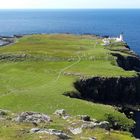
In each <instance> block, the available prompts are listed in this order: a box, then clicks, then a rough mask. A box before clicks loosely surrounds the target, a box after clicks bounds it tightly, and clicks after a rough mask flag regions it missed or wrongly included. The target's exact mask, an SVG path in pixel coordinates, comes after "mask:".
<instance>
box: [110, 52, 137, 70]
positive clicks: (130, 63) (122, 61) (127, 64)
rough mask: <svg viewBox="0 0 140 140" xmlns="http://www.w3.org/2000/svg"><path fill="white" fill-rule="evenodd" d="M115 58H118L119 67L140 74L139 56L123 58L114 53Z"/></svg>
mask: <svg viewBox="0 0 140 140" xmlns="http://www.w3.org/2000/svg"><path fill="white" fill-rule="evenodd" d="M112 55H113V56H116V57H117V63H118V66H119V67H121V68H123V69H125V70H135V71H137V72H140V57H139V56H137V55H133V56H126V57H124V56H122V55H120V54H117V53H115V54H114V53H113V54H112Z"/></svg>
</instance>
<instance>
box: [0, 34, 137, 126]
mask: <svg viewBox="0 0 140 140" xmlns="http://www.w3.org/2000/svg"><path fill="white" fill-rule="evenodd" d="M110 52H112V51H109V50H108V49H106V48H104V47H103V46H102V45H101V39H97V38H95V37H92V36H75V35H32V36H25V37H23V38H21V39H20V40H18V41H17V43H16V44H14V45H12V46H8V47H3V48H0V54H1V55H7V54H8V55H9V54H10V55H11V56H12V55H14V56H16V55H17V54H26V55H27V56H29V57H28V59H25V61H22V62H21V61H16V59H15V61H9V60H6V61H3V62H0V85H1V88H0V107H1V108H5V109H9V110H12V111H15V112H21V111H28V110H29V111H40V112H45V113H48V114H51V113H53V112H54V111H55V110H56V109H60V108H64V109H66V110H67V111H68V113H70V114H72V115H77V114H88V115H90V116H92V117H93V118H96V119H98V120H104V119H105V116H104V115H105V114H106V113H110V114H113V115H114V116H115V117H116V118H121V119H122V122H123V123H124V124H126V123H130V124H131V123H132V121H131V120H128V119H127V118H126V117H125V116H124V115H123V114H121V113H119V112H117V111H115V109H114V108H113V107H111V106H105V105H101V104H94V103H90V102H87V101H82V100H78V99H71V98H68V97H65V96H63V95H62V94H63V93H64V92H66V91H71V90H73V85H72V83H73V82H74V81H75V80H76V79H78V78H79V77H77V76H75V75H77V74H78V75H81V76H82V77H83V76H84V77H91V76H108V77H112V76H124V77H131V76H135V75H136V73H135V72H134V71H127V72H126V71H124V70H123V69H121V68H119V67H118V66H117V65H116V61H115V58H114V57H113V56H112V55H111V54H110ZM42 58H44V59H43V60H42ZM64 72H65V73H71V74H72V75H71V76H67V75H64Z"/></svg>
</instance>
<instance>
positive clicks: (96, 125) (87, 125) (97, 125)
mask: <svg viewBox="0 0 140 140" xmlns="http://www.w3.org/2000/svg"><path fill="white" fill-rule="evenodd" d="M82 128H83V129H95V128H103V129H106V130H108V129H109V122H107V121H103V122H100V123H95V122H85V123H84V124H83V125H82Z"/></svg>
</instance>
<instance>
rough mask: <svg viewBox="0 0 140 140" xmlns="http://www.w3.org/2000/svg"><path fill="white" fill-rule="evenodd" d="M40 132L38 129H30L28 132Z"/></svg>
mask: <svg viewBox="0 0 140 140" xmlns="http://www.w3.org/2000/svg"><path fill="white" fill-rule="evenodd" d="M39 131H40V128H32V129H31V130H30V133H37V132H39Z"/></svg>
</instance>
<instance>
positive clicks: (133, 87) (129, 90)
mask: <svg viewBox="0 0 140 140" xmlns="http://www.w3.org/2000/svg"><path fill="white" fill-rule="evenodd" d="M139 85H140V77H139V76H137V77H128V78H125V77H118V78H117V77H114V78H103V77H93V78H91V79H87V80H79V81H76V82H75V83H74V87H75V88H76V90H77V91H78V92H77V94H78V96H80V97H81V98H82V99H86V100H90V101H93V102H101V103H106V104H137V103H140V86H139ZM75 94H76V93H75Z"/></svg>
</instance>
